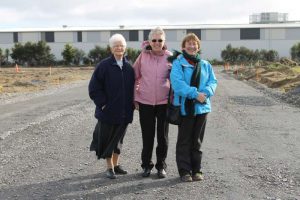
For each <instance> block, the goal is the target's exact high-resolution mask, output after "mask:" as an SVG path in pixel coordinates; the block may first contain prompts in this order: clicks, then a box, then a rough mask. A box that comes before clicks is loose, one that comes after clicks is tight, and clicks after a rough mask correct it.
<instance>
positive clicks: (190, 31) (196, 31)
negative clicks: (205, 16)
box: [186, 29, 201, 40]
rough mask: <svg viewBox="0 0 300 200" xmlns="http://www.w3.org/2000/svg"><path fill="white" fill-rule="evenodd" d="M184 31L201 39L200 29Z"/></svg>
mask: <svg viewBox="0 0 300 200" xmlns="http://www.w3.org/2000/svg"><path fill="white" fill-rule="evenodd" d="M186 33H194V34H195V35H197V37H198V38H199V39H200V40H201V29H187V30H186Z"/></svg>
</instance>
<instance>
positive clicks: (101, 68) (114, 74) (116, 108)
mask: <svg viewBox="0 0 300 200" xmlns="http://www.w3.org/2000/svg"><path fill="white" fill-rule="evenodd" d="M109 45H110V49H111V52H112V55H111V56H110V57H108V58H105V59H103V60H102V61H100V63H98V64H97V66H96V69H95V71H94V73H93V75H92V78H91V80H90V83H89V96H90V98H91V99H92V100H93V101H94V103H95V105H96V110H95V117H96V118H97V119H98V123H97V125H96V127H95V131H94V138H93V141H92V144H91V150H95V151H96V155H97V157H98V159H100V158H103V159H106V163H107V171H106V176H107V177H108V178H111V179H115V178H116V176H115V174H127V171H126V170H124V169H123V168H122V167H121V166H120V165H119V156H120V153H121V147H122V144H123V138H124V135H125V133H126V128H127V126H128V124H129V123H131V122H132V119H133V110H134V104H133V94H134V82H135V77H134V71H133V68H132V66H131V65H130V64H129V62H128V61H127V60H126V58H125V57H124V54H125V50H126V41H125V39H124V37H123V36H122V35H121V34H114V35H113V36H112V37H111V38H110V39H109Z"/></svg>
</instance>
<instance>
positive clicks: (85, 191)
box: [0, 69, 300, 200]
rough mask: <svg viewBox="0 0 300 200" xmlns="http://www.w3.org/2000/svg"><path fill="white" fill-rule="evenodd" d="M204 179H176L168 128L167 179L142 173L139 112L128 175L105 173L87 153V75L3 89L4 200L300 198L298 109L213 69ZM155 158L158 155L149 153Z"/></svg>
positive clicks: (128, 151) (0, 148)
mask: <svg viewBox="0 0 300 200" xmlns="http://www.w3.org/2000/svg"><path fill="white" fill-rule="evenodd" d="M216 75H217V78H218V80H219V85H218V88H217V93H216V96H215V97H214V99H213V112H212V113H211V114H210V115H209V117H208V124H207V129H206V135H205V137H204V146H203V152H204V157H203V172H204V176H205V179H204V180H203V181H201V182H193V183H181V182H180V180H179V178H178V174H177V170H176V163H175V144H176V137H177V127H175V126H170V133H169V138H170V141H169V151H168V159H167V163H168V169H167V172H168V177H167V178H166V179H158V178H157V176H156V174H155V173H153V174H152V175H151V176H150V177H149V178H142V177H141V169H140V152H141V143H142V140H141V130H140V127H139V123H138V120H139V119H138V113H135V117H134V121H133V123H132V124H131V125H130V126H129V128H128V131H127V135H126V137H125V139H124V145H123V147H124V148H123V153H122V157H121V164H122V165H123V166H124V167H125V168H126V169H128V171H129V174H128V175H125V176H118V178H117V179H116V180H108V179H107V178H105V174H104V171H105V161H104V160H100V161H99V160H97V159H96V156H95V155H94V153H93V152H89V144H90V141H91V138H92V131H93V128H94V125H95V123H96V120H95V119H94V117H93V113H94V105H93V103H92V101H91V100H89V98H88V94H87V82H86V81H85V82H81V83H78V84H72V85H68V86H64V87H61V88H57V89H51V90H48V91H45V92H41V93H38V94H35V95H16V96H13V97H7V96H3V95H2V96H0V100H1V102H0V199H1V200H6V199H28V200H33V199H38V200H40V199H150V200H158V199H185V200H188V199H209V200H211V199H230V200H235V199H236V200H241V199H270V200H279V199H281V200H284V199H288V200H296V199H297V200H300V123H299V119H300V108H299V107H294V106H292V105H289V104H285V103H283V102H280V101H278V100H276V99H275V98H273V97H272V96H270V95H267V93H265V92H262V90H261V89H256V88H254V87H252V86H250V85H249V84H247V83H246V82H243V81H238V80H235V79H234V78H232V77H230V76H228V75H227V74H225V73H222V72H221V69H216ZM154 159H155V158H154Z"/></svg>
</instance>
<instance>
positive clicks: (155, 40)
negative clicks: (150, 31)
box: [151, 39, 163, 43]
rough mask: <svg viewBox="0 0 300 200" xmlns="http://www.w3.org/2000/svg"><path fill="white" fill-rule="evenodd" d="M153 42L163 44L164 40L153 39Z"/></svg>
mask: <svg viewBox="0 0 300 200" xmlns="http://www.w3.org/2000/svg"><path fill="white" fill-rule="evenodd" d="M151 41H152V42H159V43H161V42H162V41H163V40H162V39H158V40H157V39H153V40H151Z"/></svg>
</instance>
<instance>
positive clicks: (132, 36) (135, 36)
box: [129, 30, 139, 41]
mask: <svg viewBox="0 0 300 200" xmlns="http://www.w3.org/2000/svg"><path fill="white" fill-rule="evenodd" d="M129 41H139V31H138V30H131V31H129Z"/></svg>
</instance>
